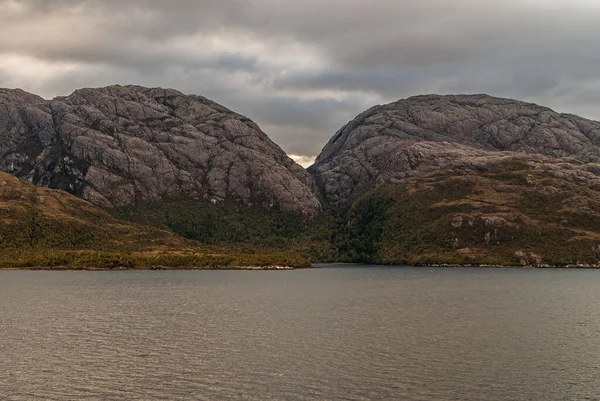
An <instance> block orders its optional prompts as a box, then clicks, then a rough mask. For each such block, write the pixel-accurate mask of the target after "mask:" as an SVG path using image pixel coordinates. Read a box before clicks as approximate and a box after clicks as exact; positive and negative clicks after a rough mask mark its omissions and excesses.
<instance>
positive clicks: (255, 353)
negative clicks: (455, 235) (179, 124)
mask: <svg viewBox="0 0 600 401" xmlns="http://www.w3.org/2000/svg"><path fill="white" fill-rule="evenodd" d="M599 358H600V271H582V270H578V271H569V270H522V269H516V270H510V269H498V270H495V269H494V270H483V269H481V270H478V269H417V268H382V267H354V266H344V267H337V268H325V269H315V270H299V271H286V272H244V271H237V272H227V271H194V272H189V271H188V272H168V271H159V272H149V271H148V272H111V273H108V272H107V273H103V272H17V271H5V272H0V399H2V400H4V399H6V400H31V399H56V400H71V399H84V398H85V399H92V400H94V399H96V400H111V399H114V400H117V399H118V400H121V399H131V400H148V399H156V400H161V399H171V400H173V399H194V400H195V399H200V400H202V399H206V400H226V399H235V400H237V399H240V400H312V399H330V400H338V399H345V400H381V399H407V400H482V399H493V400H584V399H589V400H595V399H598V397H599V396H600V379H598V378H599V377H600V360H599Z"/></svg>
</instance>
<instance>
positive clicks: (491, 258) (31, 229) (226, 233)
mask: <svg viewBox="0 0 600 401" xmlns="http://www.w3.org/2000/svg"><path fill="white" fill-rule="evenodd" d="M310 262H359V263H380V264H411V265H446V264H450V265H502V266H514V265H517V266H519V265H533V266H547V265H551V266H571V265H598V264H599V263H600V192H599V191H597V190H595V189H593V188H590V187H588V186H586V185H584V184H582V183H578V182H575V181H571V180H568V179H564V178H558V177H557V176H556V174H551V173H550V172H548V171H544V170H541V169H538V170H536V169H535V168H532V167H531V165H529V164H526V163H522V162H519V161H517V160H511V159H508V160H507V161H506V162H504V163H503V164H501V165H499V166H498V168H496V169H493V171H492V170H489V171H484V172H482V171H473V170H469V169H457V170H448V171H440V172H436V173H432V174H430V175H428V176H425V177H419V178H412V179H408V180H405V181H403V182H402V183H399V184H394V185H385V186H381V187H379V188H377V189H375V190H373V191H371V192H369V193H367V194H364V195H363V196H362V197H361V198H359V199H358V200H356V201H355V202H354V203H353V204H352V205H350V206H349V207H346V208H330V209H328V210H325V211H324V212H323V213H322V214H321V216H319V217H318V218H317V219H316V220H314V221H311V222H306V221H303V220H302V217H301V216H298V215H294V214H289V213H282V212H277V211H271V212H265V211H261V210H254V209H238V208H236V207H235V205H213V204H212V203H210V202H205V201H202V200H178V201H170V202H162V203H159V204H146V205H137V206H136V207H129V208H124V209H120V210H116V211H113V215H110V214H108V213H106V212H105V211H102V210H100V209H98V208H96V207H94V206H92V205H90V204H89V203H87V202H85V201H82V200H80V199H77V198H75V197H73V196H71V195H68V194H66V193H63V192H60V191H52V190H47V189H42V188H36V187H34V186H32V185H30V184H27V183H23V182H21V181H19V180H18V179H16V178H14V177H12V176H8V175H1V176H0V266H2V267H15V268H23V267H44V268H57V267H71V268H122V267H125V268H211V269H212V268H229V267H240V266H257V267H265V266H294V267H307V266H309V265H310Z"/></svg>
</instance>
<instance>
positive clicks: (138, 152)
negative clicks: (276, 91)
mask: <svg viewBox="0 0 600 401" xmlns="http://www.w3.org/2000/svg"><path fill="white" fill-rule="evenodd" d="M0 170H3V171H6V172H9V173H11V174H14V175H16V176H18V177H24V178H27V179H28V180H30V181H31V182H33V183H34V184H36V185H39V186H44V187H49V188H58V189H64V190H67V191H69V192H71V193H73V194H75V195H77V196H79V197H82V198H84V199H86V200H89V201H91V202H92V203H94V204H96V205H99V206H103V207H109V208H110V207H121V206H125V205H132V204H135V203H138V202H155V201H161V200H166V199H187V198H195V199H207V200H210V201H211V202H213V203H222V202H225V201H228V202H229V201H231V202H234V203H236V204H238V205H241V206H244V207H253V206H257V207H260V208H263V209H273V208H276V209H280V210H283V211H288V212H295V213H299V214H302V215H304V216H305V217H313V216H315V215H316V214H317V213H318V212H319V210H320V208H321V205H320V203H319V200H318V199H317V197H316V196H315V192H314V188H315V185H314V181H313V179H312V178H311V177H310V175H309V174H308V173H307V172H306V171H305V170H304V169H303V168H302V167H300V166H299V165H297V164H296V163H295V162H294V161H292V160H291V159H290V158H289V157H287V155H286V154H285V152H283V150H282V149H281V148H280V147H278V146H277V145H276V144H274V143H273V142H272V141H271V140H270V139H269V138H268V137H267V136H266V135H265V134H264V133H263V132H262V131H261V130H260V129H259V127H258V126H257V125H256V124H255V123H254V122H252V121H251V120H249V119H247V118H245V117H243V116H241V115H239V114H236V113H234V112H232V111H230V110H228V109H226V108H225V107H223V106H221V105H218V104H217V103H214V102H212V101H210V100H208V99H206V98H203V97H200V96H186V95H184V94H182V93H180V92H177V91H174V90H165V89H149V88H143V87H137V86H126V87H122V86H112V87H107V88H101V89H82V90H78V91H76V92H75V93H73V94H72V95H70V96H67V97H61V98H56V99H54V100H51V101H46V100H44V99H42V98H40V97H37V96H35V95H31V94H28V93H26V92H23V91H20V90H0Z"/></svg>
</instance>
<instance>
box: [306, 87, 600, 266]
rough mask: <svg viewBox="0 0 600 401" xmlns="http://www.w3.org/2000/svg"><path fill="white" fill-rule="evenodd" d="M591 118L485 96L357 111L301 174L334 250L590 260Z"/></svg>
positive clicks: (599, 248)
mask: <svg viewBox="0 0 600 401" xmlns="http://www.w3.org/2000/svg"><path fill="white" fill-rule="evenodd" d="M599 145H600V123H598V122H594V121H590V120H586V119H583V118H580V117H577V116H573V115H567V114H558V113H556V112H554V111H552V110H550V109H548V108H545V107H542V106H537V105H534V104H529V103H523V102H519V101H515V100H508V99H498V98H493V97H490V96H485V95H474V96H418V97H414V98H409V99H406V100H400V101H398V102H395V103H391V104H389V105H385V106H376V107H373V108H372V109H370V110H368V111H366V112H364V113H362V114H361V115H359V116H358V117H357V118H356V119H355V120H353V121H352V122H350V123H349V124H347V125H346V126H345V127H343V128H342V129H341V130H340V131H339V132H338V133H337V134H336V135H335V136H334V137H333V138H332V139H331V141H330V142H329V143H328V144H327V146H325V148H324V150H323V152H322V153H321V155H320V156H319V157H318V158H317V161H316V163H315V165H314V166H312V167H311V168H310V169H309V170H310V171H311V173H312V174H313V175H314V177H315V178H316V180H317V183H318V185H319V186H320V187H321V190H322V191H323V193H324V195H325V197H326V198H327V199H328V201H329V202H331V203H332V204H334V205H336V209H337V210H339V211H340V212H339V213H340V218H339V219H338V221H339V225H338V227H336V229H335V232H336V235H335V236H334V243H335V247H336V249H337V250H338V255H339V258H340V259H342V260H348V261H364V262H377V263H410V264H475V265H480V264H493V265H521V264H524V265H571V264H578V263H579V264H585V265H598V264H599V263H600V176H599V174H600V164H598V163H599V162H600V147H599Z"/></svg>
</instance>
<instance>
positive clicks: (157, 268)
mask: <svg viewBox="0 0 600 401" xmlns="http://www.w3.org/2000/svg"><path fill="white" fill-rule="evenodd" d="M311 268H317V267H314V266H311V267H292V266H231V267H162V266H149V267H134V268H128V267H116V268H102V267H67V266H65V267H61V266H55V267H42V266H32V267H6V268H3V267H1V266H0V271H9V270H10V271H94V272H111V271H114V272H117V271H120V272H124V271H188V270H189V271H200V270H233V271H241V270H249V271H289V270H302V269H311Z"/></svg>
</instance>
